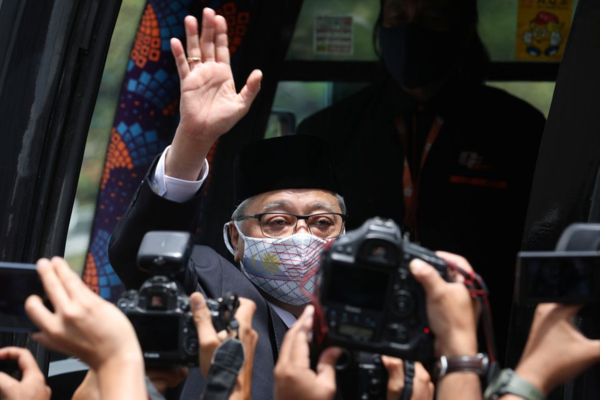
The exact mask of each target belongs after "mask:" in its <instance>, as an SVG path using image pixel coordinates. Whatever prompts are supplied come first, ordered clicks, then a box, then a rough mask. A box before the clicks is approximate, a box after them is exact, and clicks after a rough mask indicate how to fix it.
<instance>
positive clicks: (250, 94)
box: [240, 69, 263, 111]
mask: <svg viewBox="0 0 600 400" xmlns="http://www.w3.org/2000/svg"><path fill="white" fill-rule="evenodd" d="M262 76H263V75H262V72H261V71H260V70H258V69H255V70H254V71H252V72H251V73H250V76H248V80H246V85H244V87H243V88H242V91H241V92H240V97H241V98H242V101H243V103H244V109H245V110H246V111H248V109H249V108H250V106H251V105H252V102H253V101H254V99H255V98H256V96H257V95H258V92H259V91H260V81H261V80H262Z"/></svg>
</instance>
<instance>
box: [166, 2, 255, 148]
mask: <svg viewBox="0 0 600 400" xmlns="http://www.w3.org/2000/svg"><path fill="white" fill-rule="evenodd" d="M202 19H203V20H202V34H201V36H200V38H198V21H197V20H196V18H194V17H191V16H188V17H186V19H185V31H186V39H187V57H186V53H185V52H184V50H183V46H182V44H181V42H180V41H179V40H178V39H172V40H171V48H172V51H173V56H174V57H175V61H176V63H177V71H178V73H179V77H180V80H181V104H180V115H181V122H180V126H179V129H182V130H183V131H185V132H186V134H188V135H192V136H194V139H195V140H199V141H201V142H205V143H212V142H214V141H215V140H217V139H218V138H219V136H220V135H222V134H224V133H226V132H227V131H229V130H230V129H231V128H232V127H233V126H234V125H235V124H236V123H237V122H238V121H239V120H240V119H241V118H242V117H243V116H244V115H245V114H246V113H247V112H248V109H249V108H250V105H251V104H252V101H253V100H254V98H255V97H256V95H257V94H258V91H259V88H260V80H261V78H262V73H261V72H260V71H258V70H255V71H253V72H252V73H251V74H250V76H249V77H248V80H247V82H246V85H245V86H244V87H243V88H242V90H241V92H240V93H239V94H238V93H237V92H236V89H235V83H234V80H233V75H232V72H231V66H230V57H229V48H228V40H227V23H226V21H225V18H223V17H222V16H218V15H215V12H214V11H213V10H211V9H209V8H205V9H204V11H203V16H202Z"/></svg>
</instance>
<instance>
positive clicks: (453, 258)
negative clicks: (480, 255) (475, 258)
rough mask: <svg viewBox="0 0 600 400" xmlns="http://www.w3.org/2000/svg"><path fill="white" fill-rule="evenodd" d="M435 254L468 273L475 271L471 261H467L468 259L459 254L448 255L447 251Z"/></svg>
mask: <svg viewBox="0 0 600 400" xmlns="http://www.w3.org/2000/svg"><path fill="white" fill-rule="evenodd" d="M435 254H436V255H437V256H438V257H439V258H441V259H442V260H444V261H446V262H447V263H449V264H454V265H456V266H457V267H460V268H462V269H463V270H465V271H466V272H473V271H474V270H473V267H472V266H471V264H469V261H467V259H466V258H464V257H462V256H459V255H458V254H453V253H448V252H445V251H436V252H435Z"/></svg>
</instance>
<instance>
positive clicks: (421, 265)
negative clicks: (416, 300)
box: [409, 258, 446, 298]
mask: <svg viewBox="0 0 600 400" xmlns="http://www.w3.org/2000/svg"><path fill="white" fill-rule="evenodd" d="M409 267H410V271H411V272H412V274H413V276H414V277H415V279H416V280H417V281H418V282H419V283H420V284H421V286H423V289H425V292H426V293H427V295H428V297H431V298H435V297H436V296H437V293H439V292H440V291H441V290H443V288H444V286H445V285H446V282H445V281H444V279H443V278H442V277H441V276H440V274H439V273H438V272H437V270H436V269H435V268H433V267H432V266H431V265H429V264H427V263H426V262H425V261H422V260H419V259H418V258H415V259H414V260H412V261H411V262H410V265H409Z"/></svg>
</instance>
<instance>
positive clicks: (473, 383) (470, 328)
mask: <svg viewBox="0 0 600 400" xmlns="http://www.w3.org/2000/svg"><path fill="white" fill-rule="evenodd" d="M438 256H440V257H441V258H443V259H445V260H446V259H448V255H447V253H438ZM453 257H454V256H453V255H451V259H448V261H449V262H454V263H455V264H456V261H457V259H455V258H453ZM461 259H462V260H463V261H460V262H464V263H466V260H464V258H462V257H461ZM459 266H460V267H463V269H467V268H466V267H467V266H468V270H472V268H471V266H470V265H468V263H466V265H465V264H463V265H459ZM410 270H411V272H412V274H413V276H414V277H415V279H416V280H417V281H418V282H419V283H420V284H421V285H422V286H423V288H424V289H425V294H426V297H427V318H428V321H429V324H430V325H429V326H430V327H431V330H432V332H433V333H434V334H435V336H436V340H435V346H436V356H437V357H440V356H442V355H443V356H446V357H451V356H474V355H476V354H477V318H476V311H475V307H474V304H473V301H472V298H471V295H470V294H469V291H468V289H467V288H466V287H465V285H464V284H462V283H460V282H446V281H445V280H444V279H443V278H442V277H441V276H440V275H439V273H438V272H437V270H436V269H435V268H433V267H432V266H431V265H429V264H427V263H425V262H424V261H421V260H418V259H414V260H412V261H411V263H410ZM437 389H438V395H437V398H438V399H455V398H456V396H457V394H458V393H460V396H461V398H463V399H481V384H480V381H479V377H478V376H477V375H475V374H473V373H467V372H454V373H452V374H448V375H446V376H445V377H444V378H442V379H440V380H439V381H438V386H437Z"/></svg>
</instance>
